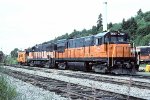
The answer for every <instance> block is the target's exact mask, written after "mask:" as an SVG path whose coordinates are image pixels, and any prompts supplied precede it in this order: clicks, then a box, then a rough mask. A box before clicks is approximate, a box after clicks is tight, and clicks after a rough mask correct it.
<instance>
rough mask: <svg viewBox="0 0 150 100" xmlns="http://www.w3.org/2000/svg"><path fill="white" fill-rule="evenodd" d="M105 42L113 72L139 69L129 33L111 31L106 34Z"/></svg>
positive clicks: (128, 71)
mask: <svg viewBox="0 0 150 100" xmlns="http://www.w3.org/2000/svg"><path fill="white" fill-rule="evenodd" d="M104 44H105V45H106V52H107V56H108V59H109V60H108V65H109V68H110V69H112V70H111V71H112V72H114V73H125V74H126V73H130V72H135V70H138V66H137V59H136V55H133V54H132V52H131V45H130V43H129V37H128V35H127V34H125V33H118V32H116V33H109V34H107V35H106V36H105V40H104ZM133 70H134V71H133Z"/></svg>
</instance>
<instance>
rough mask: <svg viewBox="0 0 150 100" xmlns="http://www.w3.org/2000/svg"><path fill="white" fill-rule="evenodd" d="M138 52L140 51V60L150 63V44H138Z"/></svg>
mask: <svg viewBox="0 0 150 100" xmlns="http://www.w3.org/2000/svg"><path fill="white" fill-rule="evenodd" d="M136 49H137V52H140V62H141V63H146V64H150V46H138V47H136Z"/></svg>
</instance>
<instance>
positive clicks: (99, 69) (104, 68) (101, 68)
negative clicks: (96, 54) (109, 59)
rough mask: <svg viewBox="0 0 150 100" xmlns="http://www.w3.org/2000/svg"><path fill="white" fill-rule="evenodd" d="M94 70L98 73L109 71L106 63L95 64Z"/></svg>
mask: <svg viewBox="0 0 150 100" xmlns="http://www.w3.org/2000/svg"><path fill="white" fill-rule="evenodd" d="M92 70H94V72H96V73H106V72H107V66H104V65H93V67H92Z"/></svg>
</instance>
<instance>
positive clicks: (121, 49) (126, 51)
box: [113, 44, 131, 57]
mask: <svg viewBox="0 0 150 100" xmlns="http://www.w3.org/2000/svg"><path fill="white" fill-rule="evenodd" d="M130 54H131V53H130V47H129V45H127V44H116V45H114V48H113V56H115V57H130Z"/></svg>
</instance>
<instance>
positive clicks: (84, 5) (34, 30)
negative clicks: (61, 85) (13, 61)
mask: <svg viewBox="0 0 150 100" xmlns="http://www.w3.org/2000/svg"><path fill="white" fill-rule="evenodd" d="M102 4H103V0H0V50H3V52H4V53H6V54H9V53H10V51H11V50H13V49H14V48H19V49H22V50H23V49H25V48H28V47H31V46H34V45H35V44H39V43H42V42H45V41H49V40H51V39H54V38H55V37H57V36H60V35H63V34H65V33H71V32H72V31H73V30H74V29H76V30H82V29H84V28H85V29H90V28H91V27H92V26H93V25H96V22H97V19H98V15H99V14H100V13H102V11H103V7H102ZM140 8H141V9H142V11H143V12H146V11H149V10H150V1H149V0H108V10H107V15H108V16H107V19H108V22H113V23H116V22H121V21H122V19H123V18H126V19H128V18H130V17H131V16H135V15H136V12H137V11H138V10H139V9H140Z"/></svg>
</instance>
